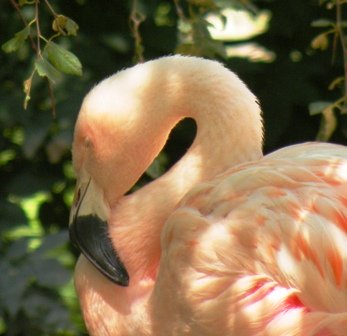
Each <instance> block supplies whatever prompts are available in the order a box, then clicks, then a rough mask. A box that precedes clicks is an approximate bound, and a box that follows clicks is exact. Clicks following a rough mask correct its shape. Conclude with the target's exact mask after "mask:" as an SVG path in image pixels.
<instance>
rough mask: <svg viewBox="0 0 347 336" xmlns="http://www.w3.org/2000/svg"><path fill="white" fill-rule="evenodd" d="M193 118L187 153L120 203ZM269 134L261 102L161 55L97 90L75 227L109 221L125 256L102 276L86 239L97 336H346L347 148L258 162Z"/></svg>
mask: <svg viewBox="0 0 347 336" xmlns="http://www.w3.org/2000/svg"><path fill="white" fill-rule="evenodd" d="M170 66H171V67H170ZM158 69H160V71H159V73H160V74H161V76H160V77H156V76H153V75H158ZM172 69H174V70H172ZM137 72H139V73H141V79H140V80H137V81H135V82H136V83H135V84H134V83H133V81H134V78H135V77H134V76H135V74H136V73H137ZM148 74H150V75H152V76H147V75H148ZM204 76H206V77H204ZM211 76H212V77H211ZM153 78H155V79H156V78H158V81H159V82H160V83H159V84H158V83H157V82H155V84H154V82H153ZM181 80H182V81H181ZM208 80H210V84H211V82H213V83H215V85H214V86H213V87H212V88H211V90H207V89H208V85H206V82H207V81H208ZM201 83H202V84H201ZM218 83H220V84H218ZM121 84H122V85H121ZM153 87H154V88H155V90H153ZM114 90H116V92H118V93H117V94H116V96H117V97H118V95H119V97H120V98H121V96H122V95H121V94H119V91H120V92H123V91H124V97H125V98H124V99H123V100H122V99H121V103H120V105H119V106H118V105H117V104H116V103H114V102H113V99H112V98H114V95H113V93H112V94H109V92H114ZM160 90H161V91H160ZM230 90H231V92H230ZM160 92H162V94H160ZM186 93H190V95H188V96H189V99H188V100H186V98H185V97H186V95H187V94H186ZM202 93H205V95H206V96H207V98H204V96H203V95H202ZM233 93H234V95H233ZM158 97H159V98H158ZM230 97H231V98H230ZM140 98H141V99H140ZM220 101H222V102H223V103H219V102H220ZM97 103H99V104H97ZM212 107H213V110H215V113H211V112H210V111H211V108H212ZM183 110H184V111H185V112H186V113H185V114H184V113H182V111H183ZM158 111H162V112H161V114H158V113H159V112H158ZM126 112H127V113H126ZM186 115H187V116H191V117H193V118H194V119H195V120H196V122H197V126H198V133H197V136H196V139H195V141H194V143H193V145H192V146H191V148H190V149H189V151H188V152H187V154H186V155H185V156H184V157H183V158H182V159H181V160H180V161H179V162H178V163H176V165H175V166H174V167H172V168H171V169H170V171H169V172H167V173H166V174H165V175H163V176H162V177H161V178H159V179H158V180H156V181H154V182H152V183H150V184H149V185H147V186H145V187H143V188H142V189H140V190H139V191H136V192H135V193H133V194H129V195H127V196H123V194H124V193H125V192H126V191H127V190H128V189H129V188H130V187H131V186H132V184H133V183H134V182H135V181H136V179H137V178H138V177H139V176H140V174H141V173H142V171H144V170H145V169H146V167H147V166H148V164H149V163H150V162H151V161H152V160H153V159H154V157H155V156H156V155H157V154H158V152H159V151H160V149H161V148H162V146H163V144H164V143H165V141H166V138H167V135H168V133H169V131H170V129H171V128H172V127H173V126H174V125H175V124H176V123H177V122H178V120H179V119H181V118H182V117H184V116H186ZM139 121H140V122H139ZM152 124H153V126H152ZM206 125H207V126H206ZM235 125H236V126H235ZM212 126H215V127H212ZM126 131H127V133H126ZM126 134H127V135H128V137H127V138H126V137H125V135H126ZM261 138H262V126H261V118H260V110H259V107H258V104H257V103H256V99H255V97H254V96H253V95H252V94H251V93H250V92H249V90H248V89H247V88H246V87H245V86H244V84H243V83H242V82H241V81H240V80H239V79H238V78H237V77H236V76H235V75H233V74H232V73H231V72H229V71H228V70H226V69H224V68H222V67H221V66H220V65H219V64H218V63H216V62H212V61H206V60H202V59H197V58H190V57H181V56H175V57H167V58H163V59H160V60H157V61H153V62H149V63H145V64H144V65H141V66H137V67H135V68H133V69H130V70H126V71H125V72H122V73H121V74H119V75H118V76H117V75H116V77H111V78H110V79H108V80H106V81H105V82H102V83H101V84H99V86H97V87H96V88H95V89H93V91H92V92H91V93H90V94H89V95H88V96H87V98H86V100H85V102H84V104H83V106H82V109H81V112H80V115H79V119H78V121H77V126H76V131H75V140H74V147H73V155H74V165H75V169H76V172H77V175H78V186H77V190H78V192H77V196H76V202H75V206H74V208H73V210H72V215H71V216H72V221H73V224H72V226H78V227H79V231H78V230H76V231H74V232H76V234H83V228H84V227H85V228H87V226H88V227H89V225H93V223H92V224H90V223H91V221H90V220H91V219H92V220H94V219H95V223H99V224H100V223H102V222H104V223H106V227H107V235H108V237H109V240H110V242H111V243H110V244H111V245H112V246H113V247H114V253H115V254H117V257H116V259H114V260H113V259H112V258H111V257H110V258H111V259H112V260H111V259H109V260H110V261H109V263H110V264H109V265H106V267H107V270H106V271H104V270H103V267H104V266H103V265H104V264H103V263H102V264H100V263H99V262H98V261H97V258H95V259H94V254H93V253H94V252H93V251H92V250H89V247H88V240H82V243H81V247H82V251H83V252H85V253H84V254H85V255H86V257H84V256H81V257H80V259H79V261H78V263H77V266H76V273H75V284H76V289H77V292H78V295H79V298H80V303H81V307H82V311H83V315H84V319H85V321H86V325H87V327H88V330H89V332H90V333H91V335H100V336H107V335H113V336H117V335H163V336H164V335H165V336H166V335H173V336H176V335H199V336H204V335H206V336H208V335H237V336H262V335H267V336H282V335H288V336H342V335H346V334H347V248H346V246H347V183H346V182H347V148H346V147H343V146H339V145H333V144H323V143H306V144H301V145H295V146H290V147H286V148H283V149H281V150H278V151H276V152H274V153H272V154H269V155H267V156H264V157H262V155H261V142H262V141H261ZM220 142H221V144H220ZM129 155H130V159H129ZM117 169H119V176H120V177H119V176H118V175H117ZM83 186H84V187H83ZM80 194H83V195H82V196H80ZM79 218H80V221H79V222H78V220H79ZM86 218H88V222H87V221H86ZM96 218H98V220H96ZM99 224H95V225H99ZM83 225H85V226H83ZM100 225H101V224H100ZM77 238H78V237H77ZM101 238H102V237H101ZM101 238H100V239H101ZM104 238H105V237H104ZM93 239H94V238H93ZM86 242H87V243H86ZM84 244H86V245H84ZM102 248H103V247H102ZM99 252H100V251H99ZM104 252H105V251H104V250H102V253H104ZM106 252H107V251H106ZM106 252H105V253H106ZM108 252H109V251H108ZM108 252H107V253H108ZM107 253H106V254H105V255H106V256H107V258H108V257H109V256H110V255H109V254H107ZM111 254H112V251H111ZM95 260H96V261H95ZM91 262H92V263H94V265H95V266H97V268H98V269H99V270H101V271H102V272H104V274H105V275H106V276H107V277H108V278H109V279H111V280H112V281H114V282H116V284H115V283H113V282H112V281H110V280H109V279H108V278H107V277H105V276H104V275H102V274H101V273H100V272H99V270H98V269H97V268H95V267H94V266H93V265H92V264H91ZM119 263H120V264H121V267H118V266H119ZM114 265H115V270H114V271H113V266H114ZM117 265H118V266H117ZM125 269H126V272H127V273H126V276H128V275H129V277H130V278H129V279H130V280H129V282H128V280H127V278H126V277H119V274H121V273H122V272H123V273H122V274H123V275H124V274H125V273H124V272H125ZM110 272H111V273H112V272H114V274H115V276H114V277H113V275H112V274H111V276H110V275H109V274H110ZM114 279H115V280H114ZM124 279H126V280H124ZM117 281H118V282H117ZM117 283H118V284H117ZM119 285H122V286H126V287H121V286H119Z"/></svg>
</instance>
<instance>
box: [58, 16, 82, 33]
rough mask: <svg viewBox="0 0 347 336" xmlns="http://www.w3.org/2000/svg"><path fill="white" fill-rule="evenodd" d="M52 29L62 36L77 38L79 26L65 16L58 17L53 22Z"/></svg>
mask: <svg viewBox="0 0 347 336" xmlns="http://www.w3.org/2000/svg"><path fill="white" fill-rule="evenodd" d="M52 29H53V30H54V31H56V32H59V33H60V34H62V35H73V36H76V34H77V30H78V24H77V23H76V22H75V21H74V20H72V19H70V18H69V17H67V16H65V15H57V16H56V18H55V19H54V20H53V22H52Z"/></svg>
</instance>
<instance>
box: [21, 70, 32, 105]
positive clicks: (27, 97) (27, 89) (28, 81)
mask: <svg viewBox="0 0 347 336" xmlns="http://www.w3.org/2000/svg"><path fill="white" fill-rule="evenodd" d="M32 82H33V76H30V77H29V78H28V79H26V80H25V81H24V82H23V91H24V93H25V98H24V110H26V109H27V107H28V103H29V100H30V98H31V97H30V91H31V85H32Z"/></svg>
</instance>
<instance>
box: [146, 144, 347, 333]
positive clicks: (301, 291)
mask: <svg viewBox="0 0 347 336" xmlns="http://www.w3.org/2000/svg"><path fill="white" fill-rule="evenodd" d="M346 182H347V149H346V148H344V147H342V146H338V145H331V144H330V145H328V144H317V143H315V144H313V143H312V144H302V145H297V146H291V147H288V148H285V149H283V150H279V151H277V152H274V153H272V154H271V155H268V156H265V157H264V158H263V159H261V160H260V161H257V162H254V163H247V164H243V165H240V166H238V167H235V168H232V169H231V170H229V171H228V172H225V173H223V174H222V175H220V176H219V177H217V178H216V179H215V180H213V181H210V182H209V181H207V182H205V183H203V184H200V185H198V186H196V187H195V188H194V189H193V190H191V192H189V193H188V195H187V196H186V197H185V198H184V199H183V201H182V202H181V204H180V206H179V208H178V209H177V210H176V211H175V212H174V213H173V214H172V215H171V216H170V218H169V220H168V221H167V223H166V225H165V228H164V230H163V232H162V241H161V243H162V256H161V262H160V268H159V273H158V277H157V283H156V285H155V288H154V292H153V295H152V299H151V302H150V305H151V307H152V311H153V316H155V318H153V321H154V322H153V323H154V327H155V329H156V330H161V333H160V335H185V334H189V335H240V336H242V335H248V336H249V335H255V336H257V335H276V336H278V335H291V336H299V335H300V336H323V335H324V336H332V335H335V336H336V335H340V336H342V335H346V333H347V183H346Z"/></svg>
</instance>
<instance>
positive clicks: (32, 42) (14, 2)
mask: <svg viewBox="0 0 347 336" xmlns="http://www.w3.org/2000/svg"><path fill="white" fill-rule="evenodd" d="M10 1H11V4H12V6H13V7H14V8H15V10H16V12H17V14H18V16H19V18H20V19H21V21H22V22H23V24H24V26H25V27H27V26H28V22H27V20H26V19H25V17H24V16H23V14H22V12H21V10H20V8H19V5H18V4H17V2H16V1H15V0H10ZM29 40H30V43H31V48H32V49H33V50H34V51H35V53H36V52H37V49H36V44H35V41H34V39H33V37H32V36H31V34H30V33H29Z"/></svg>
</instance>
